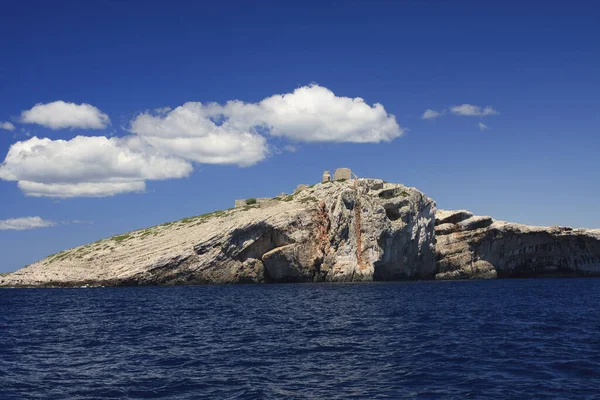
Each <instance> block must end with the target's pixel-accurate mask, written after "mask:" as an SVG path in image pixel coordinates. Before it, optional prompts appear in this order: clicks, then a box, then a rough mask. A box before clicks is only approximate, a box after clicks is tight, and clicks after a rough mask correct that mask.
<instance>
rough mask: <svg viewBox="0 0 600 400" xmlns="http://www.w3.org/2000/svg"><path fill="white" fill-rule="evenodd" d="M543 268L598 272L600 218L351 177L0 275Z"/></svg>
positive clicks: (511, 272) (503, 273) (364, 277)
mask: <svg viewBox="0 0 600 400" xmlns="http://www.w3.org/2000/svg"><path fill="white" fill-rule="evenodd" d="M544 275H577V276H586V275H600V230H583V229H571V228H559V227H552V228H543V227H528V226H524V225H518V224H510V223H506V222H501V221H495V220H493V219H492V218H490V217H478V216H473V214H472V213H470V212H468V211H464V210H459V211H444V210H436V208H435V203H434V202H433V200H431V199H430V198H428V197H426V196H425V195H424V194H423V193H421V192H420V191H418V190H417V189H414V188H409V187H406V186H403V185H399V184H391V183H385V182H383V181H382V180H378V179H358V180H347V181H336V182H326V183H320V184H317V185H313V186H312V187H308V188H305V189H303V190H301V191H300V192H298V193H296V194H294V195H292V196H287V197H285V198H278V199H273V201H268V202H263V203H261V204H260V205H251V206H245V207H239V208H235V209H230V210H224V211H217V212H215V213H211V214H206V215H201V216H197V217H192V218H185V219H183V220H181V221H177V222H171V223H167V224H163V225H159V226H155V227H151V228H147V229H143V230H138V231H134V232H130V233H127V234H123V235H117V236H114V237H112V238H108V239H104V240H100V241H98V242H95V243H92V244H88V245H85V246H81V247H77V248H74V249H71V250H67V251H64V252H61V253H57V254H54V255H52V256H49V257H47V258H45V259H43V260H41V261H39V262H37V263H35V264H32V265H30V266H28V267H25V268H23V269H21V270H19V271H16V272H13V273H11V274H8V275H5V276H0V286H12V287H15V286H16V287H18V286H83V285H102V286H119V285H153V284H200V283H262V282H318V281H329V282H333V281H335V282H348V281H371V280H399V279H434V278H435V279H470V278H477V279H479V278H496V277H520V276H544Z"/></svg>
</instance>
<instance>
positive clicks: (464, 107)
mask: <svg viewBox="0 0 600 400" xmlns="http://www.w3.org/2000/svg"><path fill="white" fill-rule="evenodd" d="M450 111H451V112H452V114H456V115H463V116H467V117H484V116H486V115H496V114H498V111H496V110H494V109H493V108H492V107H490V106H486V107H485V108H483V109H482V108H481V107H479V106H474V105H472V104H461V105H459V106H454V107H450Z"/></svg>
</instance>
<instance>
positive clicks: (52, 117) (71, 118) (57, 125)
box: [21, 100, 110, 129]
mask: <svg viewBox="0 0 600 400" xmlns="http://www.w3.org/2000/svg"><path fill="white" fill-rule="evenodd" d="M21 122H22V123H25V124H38V125H42V126H45V127H47V128H50V129H64V128H72V129H73V128H80V129H104V128H106V127H107V126H108V124H109V123H110V119H109V118H108V115H106V114H104V113H103V112H102V111H100V110H99V109H98V108H96V107H94V106H92V105H90V104H85V103H83V104H75V103H66V102H64V101H62V100H59V101H54V102H52V103H46V104H42V103H39V104H36V105H35V106H34V107H33V108H32V109H31V110H26V111H23V112H22V113H21Z"/></svg>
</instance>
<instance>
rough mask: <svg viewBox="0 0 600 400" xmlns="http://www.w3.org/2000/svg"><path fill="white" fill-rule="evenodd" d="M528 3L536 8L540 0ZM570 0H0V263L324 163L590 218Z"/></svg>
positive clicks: (510, 208) (590, 178)
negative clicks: (297, 0)
mask: <svg viewBox="0 0 600 400" xmlns="http://www.w3.org/2000/svg"><path fill="white" fill-rule="evenodd" d="M540 4H543V7H540ZM599 16H600V10H599V9H598V6H595V5H594V3H592V2H589V3H584V2H576V1H574V2H560V3H553V2H544V3H541V2H523V1H519V2H511V1H503V2H481V1H478V2H473V1H452V2H450V1H441V0H440V1H426V0H424V1H396V2H392V1H318V2H312V1H302V2H261V1H257V2H250V1H238V2H234V1H220V2H198V1H168V2H167V1H160V2H159V1H148V0H146V1H115V0H113V1H86V2H80V1H61V0H57V1H53V2H48V1H27V0H18V1H17V0H4V1H3V2H2V4H1V6H0V162H1V164H0V272H7V271H13V270H15V269H18V268H20V267H22V266H24V265H27V264H29V263H32V262H34V261H36V260H38V259H40V258H43V257H45V256H47V255H49V254H52V253H55V252H57V251H61V250H64V249H67V248H71V247H75V246H78V245H82V244H85V243H88V242H92V241H95V240H98V239H101V238H104V237H108V236H112V235H115V234H119V233H123V232H127V231H131V230H134V229H140V228H144V227H147V226H151V225H155V224H160V223H163V222H167V221H172V220H177V219H181V218H184V217H188V216H193V215H198V214H202V213H205V212H210V211H213V210H218V209H224V208H229V207H232V206H233V203H234V200H235V199H245V198H249V197H272V196H275V195H277V194H279V193H281V192H287V193H290V192H291V191H293V189H294V188H295V187H296V186H297V185H298V184H300V183H306V184H312V183H316V182H318V181H319V180H320V178H321V174H322V172H323V170H331V171H333V170H334V169H335V168H338V167H350V168H352V170H353V171H354V172H355V173H356V174H357V175H358V176H359V177H374V178H381V179H384V180H386V181H390V182H397V183H403V184H405V185H408V186H414V187H417V188H419V189H420V190H422V191H423V192H425V193H426V194H427V195H428V196H429V197H431V198H433V199H434V200H436V202H437V206H438V208H444V209H468V210H471V211H472V212H474V213H476V214H478V215H490V216H493V217H494V218H496V219H500V220H507V221H513V222H519V223H525V224H532V225H567V226H574V227H588V228H600V213H599V212H598V207H597V206H598V199H599V198H600V185H599V182H600V170H599V168H598V154H599V150H600V136H599V135H598V133H599V126H600V97H599V93H600V74H599V73H598V71H600V50H599V48H598V41H599V39H600V24H599V23H598V21H599V18H598V17H599Z"/></svg>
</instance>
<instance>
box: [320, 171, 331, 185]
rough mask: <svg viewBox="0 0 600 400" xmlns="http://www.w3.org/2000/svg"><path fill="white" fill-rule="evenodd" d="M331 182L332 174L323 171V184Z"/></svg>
mask: <svg viewBox="0 0 600 400" xmlns="http://www.w3.org/2000/svg"><path fill="white" fill-rule="evenodd" d="M329 181H331V174H330V173H329V171H323V177H322V178H321V183H325V182H329Z"/></svg>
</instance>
